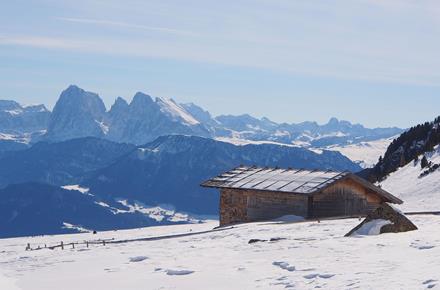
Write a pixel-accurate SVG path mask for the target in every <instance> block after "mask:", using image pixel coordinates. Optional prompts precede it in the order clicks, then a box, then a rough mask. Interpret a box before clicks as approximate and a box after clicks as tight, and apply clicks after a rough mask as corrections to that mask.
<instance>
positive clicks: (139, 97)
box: [130, 92, 154, 106]
mask: <svg viewBox="0 0 440 290" xmlns="http://www.w3.org/2000/svg"><path fill="white" fill-rule="evenodd" d="M151 103H154V101H153V98H152V97H151V96H150V95H147V94H145V93H142V92H137V93H136V94H135V95H134V97H133V99H132V100H131V103H130V106H138V105H147V104H151Z"/></svg>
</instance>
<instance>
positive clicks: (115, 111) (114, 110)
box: [109, 97, 129, 118]
mask: <svg viewBox="0 0 440 290" xmlns="http://www.w3.org/2000/svg"><path fill="white" fill-rule="evenodd" d="M128 108H129V105H128V103H127V101H126V100H125V99H123V98H121V97H117V98H116V100H115V102H114V103H113V105H112V106H111V108H110V110H109V115H110V116H109V117H110V118H112V117H115V116H120V115H121V114H125V113H127V111H128Z"/></svg>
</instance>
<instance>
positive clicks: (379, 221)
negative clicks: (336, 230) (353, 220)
mask: <svg viewBox="0 0 440 290" xmlns="http://www.w3.org/2000/svg"><path fill="white" fill-rule="evenodd" d="M374 227H376V228H375V229H374ZM414 230H417V227H416V226H415V225H414V224H413V223H412V222H411V221H410V220H409V219H408V218H407V217H406V216H405V215H404V214H403V213H402V212H400V211H399V210H396V209H395V208H393V207H392V206H390V205H388V204H387V203H383V204H382V205H381V206H379V207H378V208H376V210H374V211H373V212H371V213H370V214H369V215H367V217H366V218H365V219H364V220H363V221H362V223H360V224H359V225H358V226H356V227H355V228H354V229H352V230H351V231H350V232H348V233H347V234H346V235H345V236H346V237H349V236H355V235H368V234H384V233H400V232H408V231H414ZM374 231H376V233H374Z"/></svg>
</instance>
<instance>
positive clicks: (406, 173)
mask: <svg viewBox="0 0 440 290" xmlns="http://www.w3.org/2000/svg"><path fill="white" fill-rule="evenodd" d="M425 156H426V157H427V160H428V161H431V162H432V164H440V146H437V147H436V149H435V150H434V151H433V152H431V153H429V154H425ZM419 159H420V160H421V158H419ZM425 170H426V168H425V169H422V168H421V165H420V161H418V162H417V161H416V162H414V161H412V162H410V163H408V164H407V165H406V166H404V167H401V168H399V169H398V170H397V171H395V172H393V173H391V174H390V175H389V176H388V177H387V178H386V179H385V180H384V181H382V182H381V183H380V185H381V186H382V188H384V189H385V190H388V191H389V192H391V193H392V194H394V195H396V196H398V197H400V198H401V199H402V200H403V201H404V203H403V204H402V205H401V206H400V207H401V208H402V209H403V210H404V211H406V212H408V211H440V169H437V170H435V171H434V172H431V173H429V174H428V175H426V176H423V177H420V174H421V173H422V172H424V171H425Z"/></svg>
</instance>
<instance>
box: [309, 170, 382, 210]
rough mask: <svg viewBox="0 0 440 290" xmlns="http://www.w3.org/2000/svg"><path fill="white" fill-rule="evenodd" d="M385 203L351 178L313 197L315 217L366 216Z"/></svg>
mask: <svg viewBox="0 0 440 290" xmlns="http://www.w3.org/2000/svg"><path fill="white" fill-rule="evenodd" d="M382 202H383V198H381V197H380V196H379V195H378V194H377V193H375V192H374V191H372V190H371V189H369V188H366V187H365V186H363V185H362V184H359V183H358V182H355V181H354V180H351V179H349V178H347V179H343V180H340V181H338V182H336V183H334V184H332V185H330V186H328V187H326V188H325V189H323V190H322V191H321V192H319V193H317V194H315V195H314V196H313V216H315V217H337V216H357V215H366V214H368V213H369V212H371V211H372V210H374V209H376V208H377V207H378V206H379V205H380V204H381V203H382Z"/></svg>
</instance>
